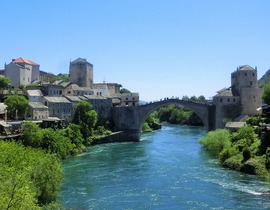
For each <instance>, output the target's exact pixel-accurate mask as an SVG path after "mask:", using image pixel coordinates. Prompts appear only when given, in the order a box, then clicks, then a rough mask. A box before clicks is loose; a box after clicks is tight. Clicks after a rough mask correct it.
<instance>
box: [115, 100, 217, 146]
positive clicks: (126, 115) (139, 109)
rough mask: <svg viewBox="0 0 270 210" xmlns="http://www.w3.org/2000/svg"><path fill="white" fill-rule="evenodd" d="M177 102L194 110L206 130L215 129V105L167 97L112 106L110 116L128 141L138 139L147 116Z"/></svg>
mask: <svg viewBox="0 0 270 210" xmlns="http://www.w3.org/2000/svg"><path fill="white" fill-rule="evenodd" d="M169 104H179V105H182V106H184V107H186V108H188V109H190V110H191V111H193V112H195V113H196V114H197V115H198V117H199V118H200V119H201V120H202V122H203V124H204V126H205V128H206V129H207V130H213V129H215V106H213V105H212V104H208V103H198V102H192V101H186V100H179V99H167V100H162V101H158V102H153V103H149V104H146V105H141V106H135V107H131V106H127V107H114V108H113V110H112V118H113V121H114V125H115V130H116V131H123V132H125V134H126V136H127V138H128V141H139V140H140V136H141V131H142V127H143V123H144V122H145V120H146V119H147V117H148V116H149V115H150V114H151V113H152V112H153V111H155V110H157V109H158V108H160V107H163V106H166V105H169Z"/></svg>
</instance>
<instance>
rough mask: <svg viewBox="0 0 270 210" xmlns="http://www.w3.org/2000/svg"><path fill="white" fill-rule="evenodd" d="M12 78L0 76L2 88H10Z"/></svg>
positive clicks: (0, 86) (0, 87)
mask: <svg viewBox="0 0 270 210" xmlns="http://www.w3.org/2000/svg"><path fill="white" fill-rule="evenodd" d="M9 84H10V79H8V78H7V77H4V76H0V89H4V88H8V86H9Z"/></svg>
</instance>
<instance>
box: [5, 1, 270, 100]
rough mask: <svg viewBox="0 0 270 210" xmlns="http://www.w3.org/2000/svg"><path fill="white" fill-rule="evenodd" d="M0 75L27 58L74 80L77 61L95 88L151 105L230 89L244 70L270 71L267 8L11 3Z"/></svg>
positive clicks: (260, 4)
mask: <svg viewBox="0 0 270 210" xmlns="http://www.w3.org/2000/svg"><path fill="white" fill-rule="evenodd" d="M0 8H1V12H0V20H1V38H0V47H1V48H0V68H1V69H3V68H4V64H5V63H10V62H11V60H12V59H13V58H18V57H24V58H27V59H29V60H32V61H34V62H36V63H38V64H40V68H41V70H43V71H47V72H51V73H55V74H58V73H68V71H69V62H70V61H72V60H75V59H77V58H78V57H82V58H86V59H87V61H88V62H90V63H92V64H93V65H94V82H96V83H98V82H102V81H103V80H105V81H106V82H112V83H113V82H115V83H119V84H122V85H123V87H125V88H127V89H129V90H131V91H133V92H139V93H140V99H141V100H145V101H150V100H159V99H160V98H164V97H171V96H175V97H180V98H181V97H182V96H183V95H187V96H193V95H195V96H200V95H204V96H205V97H206V98H209V97H212V96H214V95H215V94H216V91H218V90H220V89H222V88H224V87H229V86H230V74H231V72H233V71H235V70H236V68H237V67H238V66H240V65H245V64H248V65H250V66H252V67H255V66H257V69H258V78H260V77H261V76H262V75H263V74H264V73H265V72H266V71H267V70H268V69H269V68H270V52H269V51H270V12H269V8H270V1H268V0H218V1H217V0H166V1H165V0H46V1H36V0H27V1H25V0H24V1H23V0H13V1H2V2H1V7H0Z"/></svg>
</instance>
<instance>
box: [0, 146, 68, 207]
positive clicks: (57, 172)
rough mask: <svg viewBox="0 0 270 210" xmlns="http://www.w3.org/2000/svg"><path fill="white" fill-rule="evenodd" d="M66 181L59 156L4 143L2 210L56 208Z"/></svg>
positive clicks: (0, 150)
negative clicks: (56, 202) (58, 197)
mask: <svg viewBox="0 0 270 210" xmlns="http://www.w3.org/2000/svg"><path fill="white" fill-rule="evenodd" d="M62 179H63V172H62V169H61V165H60V162H59V160H58V158H57V157H56V156H55V155H52V154H47V153H45V152H44V151H42V150H38V149H33V148H30V147H24V146H23V145H21V144H18V143H15V142H14V141H12V142H4V141H0V181H1V185H0V209H41V206H46V205H49V204H50V205H49V206H51V207H52V208H53V206H54V205H53V202H55V200H56V196H57V193H58V190H59V188H60V184H61V181H62ZM47 207H48V206H47Z"/></svg>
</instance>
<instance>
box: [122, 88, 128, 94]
mask: <svg viewBox="0 0 270 210" xmlns="http://www.w3.org/2000/svg"><path fill="white" fill-rule="evenodd" d="M120 93H130V91H129V90H128V89H126V88H121V90H120Z"/></svg>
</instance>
